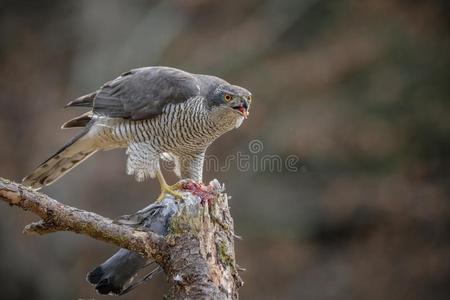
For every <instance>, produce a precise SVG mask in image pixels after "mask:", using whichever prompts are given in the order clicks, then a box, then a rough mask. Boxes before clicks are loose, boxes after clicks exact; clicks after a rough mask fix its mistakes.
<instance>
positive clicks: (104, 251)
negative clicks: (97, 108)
mask: <svg viewBox="0 0 450 300" xmlns="http://www.w3.org/2000/svg"><path fill="white" fill-rule="evenodd" d="M0 3H1V4H0V22H1V23H0V42H1V47H0V176H3V177H6V178H11V179H15V180H20V179H21V178H22V177H23V176H24V175H26V174H27V173H28V172H30V171H31V170H32V169H33V168H34V167H35V166H36V165H37V164H39V163H40V162H41V161H43V160H44V159H46V158H47V157H48V156H49V155H51V154H52V153H53V152H54V151H56V150H57V149H58V148H59V147H60V146H61V145H63V144H64V143H65V142H66V141H67V140H68V139H69V138H70V137H71V136H73V135H74V131H61V130H59V126H60V125H61V124H62V123H63V122H64V121H66V120H68V119H69V118H71V117H73V116H75V115H77V114H78V113H81V112H82V111H81V110H80V111H73V110H63V106H64V104H65V103H66V102H68V101H69V100H72V99H73V98H75V97H77V96H80V95H83V94H86V93H88V92H91V91H93V90H95V89H96V88H98V87H99V86H100V85H101V84H103V83H104V82H106V81H108V80H110V79H113V78H115V77H116V76H117V75H119V74H120V73H122V72H124V71H127V70H129V69H131V68H135V67H140V66H148V65H168V66H173V67H178V68H182V69H185V70H188V71H190V72H194V73H206V74H215V75H219V76H222V77H224V78H225V79H227V80H228V81H230V82H232V83H236V84H239V85H242V86H244V87H247V88H248V89H250V90H251V91H252V92H253V94H254V104H253V107H252V111H251V115H250V118H249V120H248V121H247V122H245V123H244V125H243V126H242V127H241V128H240V129H239V130H235V131H233V132H231V133H228V134H227V135H226V136H224V137H222V138H221V139H220V140H218V141H217V142H216V143H215V144H214V145H213V146H212V147H211V148H210V150H209V154H213V155H216V156H218V157H219V158H220V159H221V161H223V160H225V158H226V155H227V154H235V153H237V152H242V153H247V154H248V153H249V150H248V143H249V141H251V140H254V139H258V140H259V141H261V142H262V143H263V147H264V148H263V150H262V152H261V153H260V154H261V155H265V154H269V155H279V156H280V157H282V158H283V159H285V158H287V157H288V156H289V155H296V156H298V157H299V158H300V159H301V162H299V163H298V166H297V167H298V171H297V172H292V171H288V170H285V169H283V170H282V172H270V171H267V170H266V171H262V170H258V171H256V172H253V171H247V172H240V171H238V169H237V167H236V165H231V170H229V171H227V172H213V171H209V172H206V174H205V181H209V180H211V179H212V178H218V179H219V180H220V181H222V182H225V183H226V186H227V190H228V193H229V194H231V195H233V198H232V199H231V200H230V203H231V206H232V207H231V208H232V213H233V216H234V218H235V223H236V224H235V226H236V232H237V233H238V234H240V235H242V236H243V237H244V239H243V240H242V241H237V243H236V251H237V259H238V263H239V264H240V265H241V266H242V267H245V268H247V271H246V272H244V273H242V277H243V279H244V281H245V285H244V287H243V288H242V289H241V291H240V292H241V293H240V294H241V298H242V299H448V297H449V290H450V282H449V278H450V272H449V268H450V259H449V258H450V257H449V251H450V245H449V240H450V238H449V234H448V232H449V229H450V226H449V225H450V222H449V221H450V218H449V217H450V212H449V201H448V200H449V199H448V198H449V188H448V186H447V184H448V180H449V170H448V166H449V157H450V156H449V154H450V153H449V129H450V122H449V114H450V109H449V105H448V100H449V99H448V95H449V93H450V88H449V78H450V76H449V75H450V74H449V73H450V72H449V70H450V68H449V67H450V64H449V60H450V58H449V53H450V51H449V50H450V46H449V45H450V44H449V20H450V18H449V17H450V15H449V8H450V7H449V2H448V1H444V0H443V1H425V0H423V1H420V0H416V1H406V0H405V1H401V0H396V1H393V0H371V1H359V0H353V1H350V0H349V1H325V0H322V1H321V0H291V1H285V0H266V1H259V0H248V1H206V0H196V1H181V0H180V1H117V0H114V1H112V0H90V1H88V0H84V1H75V0H72V1H42V0H41V1H1V2H0ZM173 180H174V178H173V177H171V181H173ZM446 182H447V184H446ZM43 191H44V192H46V193H48V194H49V195H51V196H52V197H54V198H56V199H59V200H61V201H63V202H64V203H67V204H70V205H73V206H76V207H79V208H82V209H87V210H92V211H95V212H98V213H100V214H103V215H105V216H108V217H116V216H119V215H122V214H127V213H131V212H134V211H135V210H137V209H140V208H142V207H144V206H145V205H147V204H148V203H149V201H151V200H152V199H154V197H156V195H157V193H158V186H157V184H156V182H154V181H152V182H147V183H144V184H142V183H137V182H135V181H134V179H133V178H132V177H130V176H127V175H125V155H124V151H111V152H104V153H100V154H96V155H95V156H94V157H92V158H90V159H89V160H88V161H87V162H86V163H84V164H82V165H81V166H80V167H78V168H76V169H75V170H74V171H72V172H71V173H69V174H68V175H67V176H65V177H64V178H63V179H61V180H60V181H58V182H57V183H55V184H54V185H52V186H51V187H48V188H45V189H44V190H43ZM0 206H1V207H0V218H1V220H0V243H1V246H0V279H1V280H0V289H1V296H0V298H1V299H3V300H13V299H14V300H16V299H46V300H52V299H78V298H82V299H92V298H96V299H99V298H102V297H100V296H98V295H96V294H95V292H94V290H93V289H92V288H91V287H90V286H89V285H88V284H87V283H86V281H85V280H84V277H85V274H86V273H87V272H88V271H89V270H90V269H91V268H92V267H94V266H95V265H96V264H98V263H101V262H102V261H103V260H104V259H106V258H107V257H108V256H109V255H110V254H112V253H113V252H114V251H115V250H116V249H115V248H114V247H112V246H109V245H105V244H103V243H101V242H98V241H95V240H92V239H89V238H85V237H82V236H77V235H74V234H69V233H57V234H52V235H48V236H44V237H27V236H24V235H22V234H21V229H22V227H23V226H24V225H26V224H27V223H28V222H30V221H32V220H34V219H35V218H34V217H33V216H31V215H30V214H28V213H25V212H23V211H20V210H18V209H11V208H9V207H8V206H6V205H4V204H2V205H0ZM165 290H166V284H165V281H164V278H163V276H160V277H159V278H157V279H155V280H153V281H152V282H149V283H148V284H146V285H145V286H142V287H140V288H139V289H137V290H136V291H134V292H133V293H131V294H129V295H127V296H124V297H123V299H161V298H162V296H163V294H164V292H165Z"/></svg>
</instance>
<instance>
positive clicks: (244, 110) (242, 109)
mask: <svg viewBox="0 0 450 300" xmlns="http://www.w3.org/2000/svg"><path fill="white" fill-rule="evenodd" d="M232 108H233V109H234V110H235V111H236V112H238V113H239V114H240V115H242V116H243V117H244V119H247V118H248V115H249V112H248V101H247V99H245V98H241V100H240V101H239V102H238V103H236V105H233V106H232Z"/></svg>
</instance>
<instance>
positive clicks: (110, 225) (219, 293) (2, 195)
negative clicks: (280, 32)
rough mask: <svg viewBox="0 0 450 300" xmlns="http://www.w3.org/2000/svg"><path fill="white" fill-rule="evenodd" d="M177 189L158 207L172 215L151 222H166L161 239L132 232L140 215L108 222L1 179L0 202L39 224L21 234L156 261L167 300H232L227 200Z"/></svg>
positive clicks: (215, 190) (234, 275) (188, 186)
mask: <svg viewBox="0 0 450 300" xmlns="http://www.w3.org/2000/svg"><path fill="white" fill-rule="evenodd" d="M182 186H183V188H182V190H180V191H181V192H182V194H183V196H184V197H183V200H180V201H176V200H174V199H173V198H172V197H171V196H168V197H166V198H165V199H163V201H162V202H160V203H158V204H157V205H161V206H167V207H168V206H171V207H173V208H174V209H171V210H166V215H160V216H151V217H152V218H162V219H166V221H167V222H165V223H164V224H167V225H165V226H168V228H166V229H167V230H166V232H167V234H166V235H165V236H161V235H158V234H156V233H154V232H151V231H149V230H148V229H146V228H145V226H139V227H137V228H136V225H138V224H142V220H140V219H142V218H144V219H145V218H148V217H149V216H145V209H144V210H143V211H140V212H138V213H136V214H133V215H130V216H124V217H122V218H121V219H119V220H117V221H113V220H111V219H108V218H105V217H102V216H100V215H98V214H95V213H92V212H88V211H84V210H80V209H77V208H74V207H71V206H68V205H64V204H61V203H60V202H58V201H56V200H54V199H52V198H50V197H49V196H47V195H44V194H42V193H39V192H36V191H34V190H32V189H29V188H27V187H25V186H22V185H20V184H18V183H14V182H11V181H8V180H6V179H3V178H0V199H1V200H3V201H5V202H7V203H8V204H10V205H11V206H17V207H20V208H22V209H24V210H27V211H30V212H32V213H34V214H36V215H37V216H39V217H40V218H41V220H40V221H37V222H34V223H32V224H29V225H27V226H26V227H25V229H24V233H26V234H47V233H51V232H56V231H71V232H75V233H79V234H84V235H87V236H90V237H92V238H94V239H97V240H101V241H104V242H107V243H110V244H114V245H116V246H118V247H122V248H126V249H129V250H131V251H134V252H136V253H139V254H140V255H142V256H144V257H146V258H148V259H153V260H155V261H156V262H157V263H158V264H159V265H160V266H161V267H162V269H163V270H164V271H165V273H166V275H167V279H168V282H169V291H168V295H167V296H168V298H172V299H237V298H238V289H239V287H241V286H242V284H243V282H242V280H241V279H240V277H239V275H238V271H237V266H236V262H235V254H234V237H235V235H234V230H233V219H232V218H231V215H230V211H229V207H228V197H227V195H226V194H225V193H223V188H222V187H221V186H220V184H219V183H218V182H217V181H212V182H211V183H210V184H209V185H208V186H205V185H200V184H197V183H194V182H192V181H184V182H183V184H182ZM167 211H170V213H169V214H167ZM143 212H144V213H143ZM136 219H137V220H138V221H136ZM144 221H145V220H144ZM132 225H134V226H132Z"/></svg>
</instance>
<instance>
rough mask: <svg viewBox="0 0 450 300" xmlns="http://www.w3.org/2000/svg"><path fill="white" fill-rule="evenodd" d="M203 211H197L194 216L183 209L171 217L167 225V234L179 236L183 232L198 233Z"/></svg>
mask: <svg viewBox="0 0 450 300" xmlns="http://www.w3.org/2000/svg"><path fill="white" fill-rule="evenodd" d="M202 215H203V209H199V210H198V211H197V212H196V213H195V214H191V213H188V212H186V210H185V209H183V210H182V211H181V212H179V213H178V214H177V215H175V216H173V217H172V219H171V220H170V224H169V233H171V234H181V233H184V232H193V233H199V232H200V230H201V228H202V222H203V218H202Z"/></svg>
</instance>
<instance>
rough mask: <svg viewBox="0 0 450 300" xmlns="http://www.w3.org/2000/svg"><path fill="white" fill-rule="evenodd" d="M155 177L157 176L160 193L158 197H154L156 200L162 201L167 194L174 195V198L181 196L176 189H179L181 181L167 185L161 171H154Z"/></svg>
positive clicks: (180, 197)
mask: <svg viewBox="0 0 450 300" xmlns="http://www.w3.org/2000/svg"><path fill="white" fill-rule="evenodd" d="M156 177H157V178H158V181H159V185H160V187H161V194H159V197H158V199H156V202H160V201H162V200H163V199H164V198H165V197H166V195H167V194H170V195H172V196H174V197H175V199H182V198H183V195H182V194H181V193H180V192H178V190H179V189H181V183H179V182H178V183H175V184H173V185H168V184H167V183H166V180H165V179H164V177H163V175H162V173H161V171H157V172H156Z"/></svg>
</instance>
